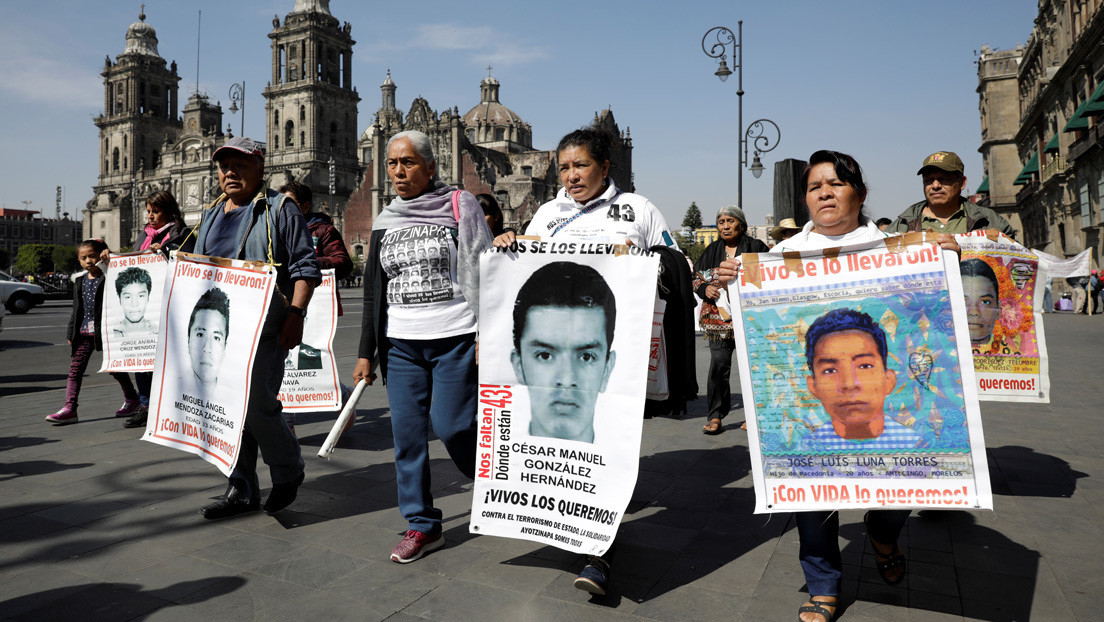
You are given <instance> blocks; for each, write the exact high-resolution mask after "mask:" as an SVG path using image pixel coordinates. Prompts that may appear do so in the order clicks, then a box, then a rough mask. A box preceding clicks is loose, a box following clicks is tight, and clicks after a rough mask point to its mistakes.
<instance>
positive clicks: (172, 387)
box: [142, 253, 279, 475]
mask: <svg viewBox="0 0 1104 622" xmlns="http://www.w3.org/2000/svg"><path fill="white" fill-rule="evenodd" d="M168 278H169V284H168V286H167V287H166V290H165V297H164V302H163V304H162V305H161V318H162V321H161V331H160V334H159V341H160V344H161V346H160V347H159V348H158V350H157V356H156V357H155V361H154V367H153V386H152V388H151V390H150V405H149V419H148V421H147V424H146V433H145V435H144V436H143V437H142V438H143V439H145V440H147V441H150V442H152V443H157V444H158V445H165V446H166V447H173V448H175V449H180V450H182V451H186V452H189V453H193V454H196V455H198V456H199V457H201V458H203V459H204V460H206V461H207V462H210V463H211V464H213V465H215V466H216V467H218V468H219V470H220V471H222V473H223V474H224V475H230V472H231V471H232V470H233V468H234V463H235V462H237V459H238V448H239V447H240V446H241V435H242V429H243V428H244V423H245V410H246V404H247V403H248V400H249V391H250V386H249V381H250V378H251V374H252V371H253V357H254V353H255V352H256V348H257V341H258V340H259V339H260V335H261V328H262V326H263V325H264V322H265V318H266V315H267V313H268V306H269V302H270V301H271V299H272V296H273V295H279V294H278V293H275V292H274V290H275V288H276V270H275V269H274V268H272V267H271V266H267V265H265V264H263V263H261V262H256V261H241V260H237V259H220V258H214V257H203V256H200V255H190V254H187V253H177V254H176V256H175V258H174V259H173V260H172V261H170V262H169V277H168Z"/></svg>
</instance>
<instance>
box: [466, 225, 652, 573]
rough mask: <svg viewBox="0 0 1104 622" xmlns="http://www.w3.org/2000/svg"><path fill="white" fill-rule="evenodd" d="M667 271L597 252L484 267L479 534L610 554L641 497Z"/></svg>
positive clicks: (505, 257)
mask: <svg viewBox="0 0 1104 622" xmlns="http://www.w3.org/2000/svg"><path fill="white" fill-rule="evenodd" d="M658 269H659V258H658V257H656V256H654V255H652V254H651V253H649V252H648V251H646V250H641V249H638V248H636V247H628V246H618V245H613V244H604V243H598V242H548V241H544V242H542V241H539V240H532V239H523V240H519V241H518V244H517V247H516V250H506V249H494V250H491V251H487V252H486V253H484V255H483V256H482V257H481V258H480V305H479V326H480V332H479V411H478V417H477V420H478V424H479V435H478V439H477V449H476V476H475V492H474V498H473V501H472V514H471V516H472V518H471V531H472V532H473V533H479V534H486V535H495V536H505V537H509V538H520V539H525V540H533V541H536V542H541V543H544V544H549V545H552V546H556V547H559V548H562V549H565V550H569V551H576V552H579V553H589V554H592V555H600V554H601V553H603V552H605V551H606V550H607V549H608V548H609V546H610V544H611V543H612V542H613V538H614V536H615V535H616V533H617V527H618V525H619V524H620V523H621V517H622V515H623V514H624V512H625V508H626V507H627V506H628V504H629V500H630V499H631V497H632V492H633V488H634V487H635V485H636V475H637V467H638V463H639V458H640V433H641V429H642V425H643V415H644V393H645V390H646V387H647V381H648V363H649V351H650V349H651V348H650V345H651V344H650V342H651V340H650V338H649V337H650V335H651V334H652V315H653V311H654V308H655V298H656V296H655V294H656V287H655V283H656V276H657V274H658Z"/></svg>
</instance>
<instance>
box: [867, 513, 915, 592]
mask: <svg viewBox="0 0 1104 622" xmlns="http://www.w3.org/2000/svg"><path fill="white" fill-rule="evenodd" d="M866 519H867V515H863V525H864V526H865V527H866V536H867V538H868V539H869V540H870V548H871V550H873V551H874V565H875V566H876V567H877V568H878V576H880V577H881V578H882V582H883V583H885V584H886V585H898V584H899V583H901V581H904V580H905V575H907V574H908V567H907V566H906V564H905V554H904V551H902V550H901V545H900V544H898V543H897V542H894V543H893V552H892V553H890V554H889V555H883V554H881V553H879V552H878V547H877V544H878V543H877V542H875V541H874V538H872V537H871V536H870V524H869V523H867V522H866ZM879 558H881V559H879ZM897 569H900V570H901V574H899V575H897V578H896V579H891V578H890V575H891V573H893V572H894V571H896V570H897Z"/></svg>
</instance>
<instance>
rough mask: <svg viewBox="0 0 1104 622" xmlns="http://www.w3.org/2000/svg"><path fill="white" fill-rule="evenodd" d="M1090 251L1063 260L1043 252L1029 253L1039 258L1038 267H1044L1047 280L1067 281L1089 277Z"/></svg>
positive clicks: (1089, 249)
mask: <svg viewBox="0 0 1104 622" xmlns="http://www.w3.org/2000/svg"><path fill="white" fill-rule="evenodd" d="M1092 251H1093V249H1091V248H1086V249H1085V250H1083V251H1081V252H1080V253H1077V254H1076V255H1074V256H1073V257H1067V258H1065V259H1062V258H1061V257H1055V256H1054V255H1051V254H1050V253H1044V252H1043V251H1036V250H1033V251H1031V253H1032V254H1033V255H1035V256H1036V257H1038V258H1039V265H1042V266H1046V271H1047V278H1050V279H1067V278H1070V277H1073V276H1089V273H1090V272H1091V271H1092ZM1047 310H1048V311H1049V310H1050V309H1047Z"/></svg>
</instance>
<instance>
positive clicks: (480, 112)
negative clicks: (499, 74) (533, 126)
mask: <svg viewBox="0 0 1104 622" xmlns="http://www.w3.org/2000/svg"><path fill="white" fill-rule="evenodd" d="M479 91H480V94H481V96H480V102H479V104H477V105H476V106H475V107H474V108H472V109H471V110H469V111H468V112H467V114H465V115H464V118H463V119H462V121H463V123H464V125H465V126H467V127H476V126H477V125H479V124H480V123H482V124H484V125H490V126H507V125H524V124H525V121H523V120H522V119H521V117H520V116H518V114H517V113H516V112H514V111H513V110H510V109H509V108H507V107H506V106H503V105H502V104H501V103H499V101H498V80H495V79H494V78H484V79H483V81H482V82H480V83H479Z"/></svg>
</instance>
